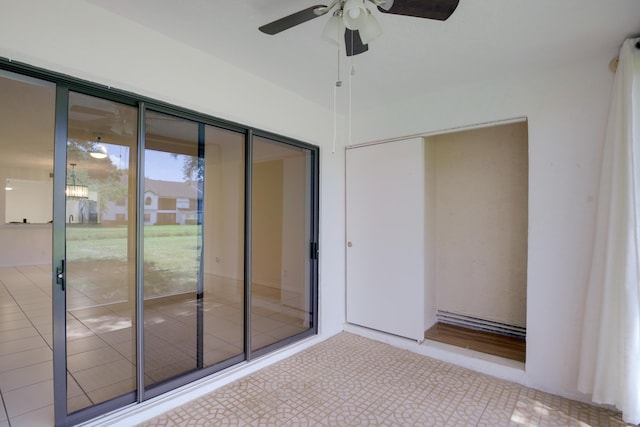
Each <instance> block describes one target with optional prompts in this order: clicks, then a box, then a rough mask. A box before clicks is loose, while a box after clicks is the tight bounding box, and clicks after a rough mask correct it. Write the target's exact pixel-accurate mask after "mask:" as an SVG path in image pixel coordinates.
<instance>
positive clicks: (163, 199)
mask: <svg viewBox="0 0 640 427" xmlns="http://www.w3.org/2000/svg"><path fill="white" fill-rule="evenodd" d="M127 179H128V177H127V176H124V177H122V180H123V182H126V181H127ZM144 185H145V187H144V188H145V192H144V225H175V224H179V225H185V224H196V223H197V220H198V212H197V209H198V188H197V185H198V184H197V183H193V182H176V181H162V180H155V179H150V178H146V179H145V184H144ZM129 208H130V207H129V205H128V198H125V199H124V200H122V201H120V202H113V201H110V202H109V203H108V204H107V208H106V209H105V211H104V212H102V213H101V215H100V218H101V222H102V223H105V224H109V223H123V222H126V221H128V219H129Z"/></svg>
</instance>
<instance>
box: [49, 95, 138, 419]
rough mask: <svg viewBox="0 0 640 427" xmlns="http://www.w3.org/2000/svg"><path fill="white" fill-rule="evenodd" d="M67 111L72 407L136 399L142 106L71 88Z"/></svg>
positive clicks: (68, 385)
mask: <svg viewBox="0 0 640 427" xmlns="http://www.w3.org/2000/svg"><path fill="white" fill-rule="evenodd" d="M67 113H68V130H67V141H66V165H63V166H65V167H64V170H65V172H66V174H65V175H66V179H65V186H64V200H65V201H64V218H63V219H62V220H61V219H60V218H56V219H57V220H58V223H63V225H64V230H65V234H64V239H65V243H66V256H65V257H64V258H62V259H60V260H59V261H58V266H57V268H58V269H59V270H60V271H61V272H63V274H64V277H63V278H62V279H63V280H65V281H66V286H65V294H66V299H65V302H66V304H65V306H66V309H65V322H66V326H65V331H66V337H65V338H66V339H65V345H66V406H67V411H68V412H69V413H72V412H75V411H78V410H80V409H84V408H87V407H89V406H93V405H96V404H99V403H102V402H105V401H108V400H111V399H114V398H117V397H122V396H125V399H126V400H127V401H129V402H133V401H135V391H136V389H137V386H136V362H135V360H136V351H135V349H136V331H135V327H134V325H135V312H136V306H135V303H136V299H135V283H136V282H135V271H136V257H135V247H136V246H135V236H136V235H135V233H136V227H135V217H136V216H135V210H134V209H132V206H131V204H129V203H127V202H128V201H129V200H135V198H136V185H135V183H136V166H135V165H136V146H137V110H136V108H134V107H131V106H128V105H123V104H120V103H117V102H112V101H106V100H103V99H100V98H96V97H92V96H88V95H82V94H79V93H75V92H70V93H69V97H68V110H67ZM58 148H59V147H58ZM56 166H57V170H60V169H61V168H60V167H59V165H56ZM63 262H64V266H63V265H62V263H63ZM61 284H62V283H61ZM58 320H60V319H58Z"/></svg>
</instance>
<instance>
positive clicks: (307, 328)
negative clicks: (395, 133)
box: [53, 87, 318, 425]
mask: <svg viewBox="0 0 640 427" xmlns="http://www.w3.org/2000/svg"><path fill="white" fill-rule="evenodd" d="M212 122H213V120H211V119H207V118H206V117H200V116H197V115H194V114H192V113H186V112H185V113H182V114H181V112H180V111H178V110H176V109H173V108H167V107H164V106H158V105H156V106H153V107H151V106H148V105H147V103H145V102H141V101H135V100H130V99H128V98H127V97H124V96H123V97H115V98H114V99H105V98H102V97H100V96H96V95H95V94H88V93H81V92H80V91H74V90H71V89H68V88H66V87H58V89H57V95H56V151H55V165H54V215H53V217H54V221H53V222H54V251H53V260H54V269H55V271H54V292H53V300H54V388H55V390H54V400H55V413H56V424H58V425H68V424H74V423H78V422H81V421H83V420H87V419H90V418H93V417H95V416H97V415H99V414H102V413H105V412H107V411H111V410H114V409H117V408H119V407H122V406H124V405H127V404H131V403H135V402H142V401H145V400H147V399H149V398H151V397H154V396H157V395H159V394H162V393H165V392H167V391H169V390H172V389H174V388H176V387H179V386H181V385H185V384H187V383H189V382H192V381H194V380H196V379H199V378H202V377H204V376H206V375H208V374H211V373H214V372H217V371H220V370H222V369H224V368H227V367H229V366H232V365H234V364H237V363H239V362H242V361H244V360H251V359H252V358H254V357H258V356H260V355H262V354H265V353H267V352H269V351H272V350H273V349H275V348H279V347H281V346H283V345H286V344H288V343H290V342H293V341H295V340H297V339H300V338H302V337H305V336H309V335H312V334H314V333H315V332H316V324H317V314H316V313H317V310H316V300H317V299H316V290H315V287H316V285H315V280H316V279H315V278H316V276H317V257H316V251H317V243H316V242H317V219H316V214H315V212H317V180H316V175H317V161H318V158H317V149H314V148H313V147H310V146H306V145H304V144H302V143H298V142H295V141H289V140H287V141H281V140H279V139H278V138H279V137H277V136H273V135H259V136H254V135H253V132H252V130H249V129H243V128H242V127H240V126H237V125H224V126H222V125H221V126H217V125H215V124H214V123H212ZM281 139H282V138H281Z"/></svg>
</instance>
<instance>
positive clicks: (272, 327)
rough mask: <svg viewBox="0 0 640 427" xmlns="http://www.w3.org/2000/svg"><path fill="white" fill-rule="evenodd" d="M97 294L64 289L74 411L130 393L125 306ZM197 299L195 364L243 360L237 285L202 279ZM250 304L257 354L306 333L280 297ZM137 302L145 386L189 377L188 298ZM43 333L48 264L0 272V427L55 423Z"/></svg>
mask: <svg viewBox="0 0 640 427" xmlns="http://www.w3.org/2000/svg"><path fill="white" fill-rule="evenodd" d="M100 289H101V290H102V291H101V292H100V293H99V294H95V295H94V294H91V293H90V292H81V291H79V290H78V289H74V288H71V287H69V288H68V290H67V300H68V306H69V311H68V312H67V335H68V342H67V353H68V377H67V381H68V386H69V401H68V403H69V407H70V409H71V410H72V411H73V410H77V409H81V408H83V407H86V406H88V405H91V404H92V403H96V402H101V401H105V400H107V399H109V398H111V397H114V396H118V395H120V394H122V393H126V392H128V391H132V390H134V389H135V381H134V378H135V369H134V362H135V351H134V346H133V315H132V308H131V306H130V304H127V303H123V302H121V301H120V302H117V301H116V302H113V303H106V302H105V295H108V294H109V288H108V286H101V287H100ZM204 301H205V302H204V305H203V324H204V330H203V336H204V340H203V343H204V345H203V347H204V348H203V350H204V354H203V358H204V366H209V365H212V364H215V363H217V362H220V361H222V360H225V359H227V358H229V357H231V356H234V355H237V354H240V353H241V352H242V347H243V334H244V327H243V315H242V312H243V295H242V286H241V284H238V283H236V282H234V283H229V282H228V281H226V282H225V281H221V280H216V279H214V278H211V277H209V278H207V277H205V298H204ZM252 303H253V306H252V307H253V321H254V323H253V325H254V327H253V328H252V338H253V342H254V344H255V348H259V347H262V346H264V345H267V344H270V343H273V342H276V341H279V340H281V339H283V338H285V337H288V336H291V335H293V334H296V333H298V332H301V331H303V330H304V329H306V327H305V325H304V323H303V321H302V318H303V317H304V316H303V315H302V314H301V312H300V311H299V310H294V309H291V308H289V307H285V306H283V305H282V304H281V301H280V293H279V291H275V290H273V289H268V288H265V287H261V286H258V285H255V286H254V291H253V302H252ZM145 304H146V308H147V311H146V316H145V325H146V326H147V328H146V332H147V334H146V346H145V349H146V353H147V355H146V358H145V362H146V367H147V373H146V381H147V384H153V383H156V382H159V381H163V380H165V379H167V378H169V377H171V376H173V375H176V374H180V373H182V372H187V371H190V370H193V369H195V368H196V363H195V361H196V357H195V319H196V309H195V301H194V300H193V298H189V297H185V296H184V295H179V296H174V297H166V298H158V299H155V300H150V301H147V302H146V303H145ZM51 327H52V314H51V268H50V266H46V265H43V266H26V267H12V268H0V398H1V403H2V404H1V405H0V427H8V426H11V427H19V426H29V427H34V426H50V425H53V405H52V403H53V372H52V370H53V366H52V333H51ZM188 331H191V333H189V332H188Z"/></svg>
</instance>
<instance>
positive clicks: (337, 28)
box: [322, 12, 344, 46]
mask: <svg viewBox="0 0 640 427" xmlns="http://www.w3.org/2000/svg"><path fill="white" fill-rule="evenodd" d="M343 36H344V22H342V16H341V15H340V13H339V12H336V13H334V14H333V16H332V17H331V18H329V20H328V21H327V24H326V25H325V26H324V30H323V31H322V38H324V39H325V40H327V41H328V42H330V43H333V44H336V45H338V46H339V45H340V43H342V39H343Z"/></svg>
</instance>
